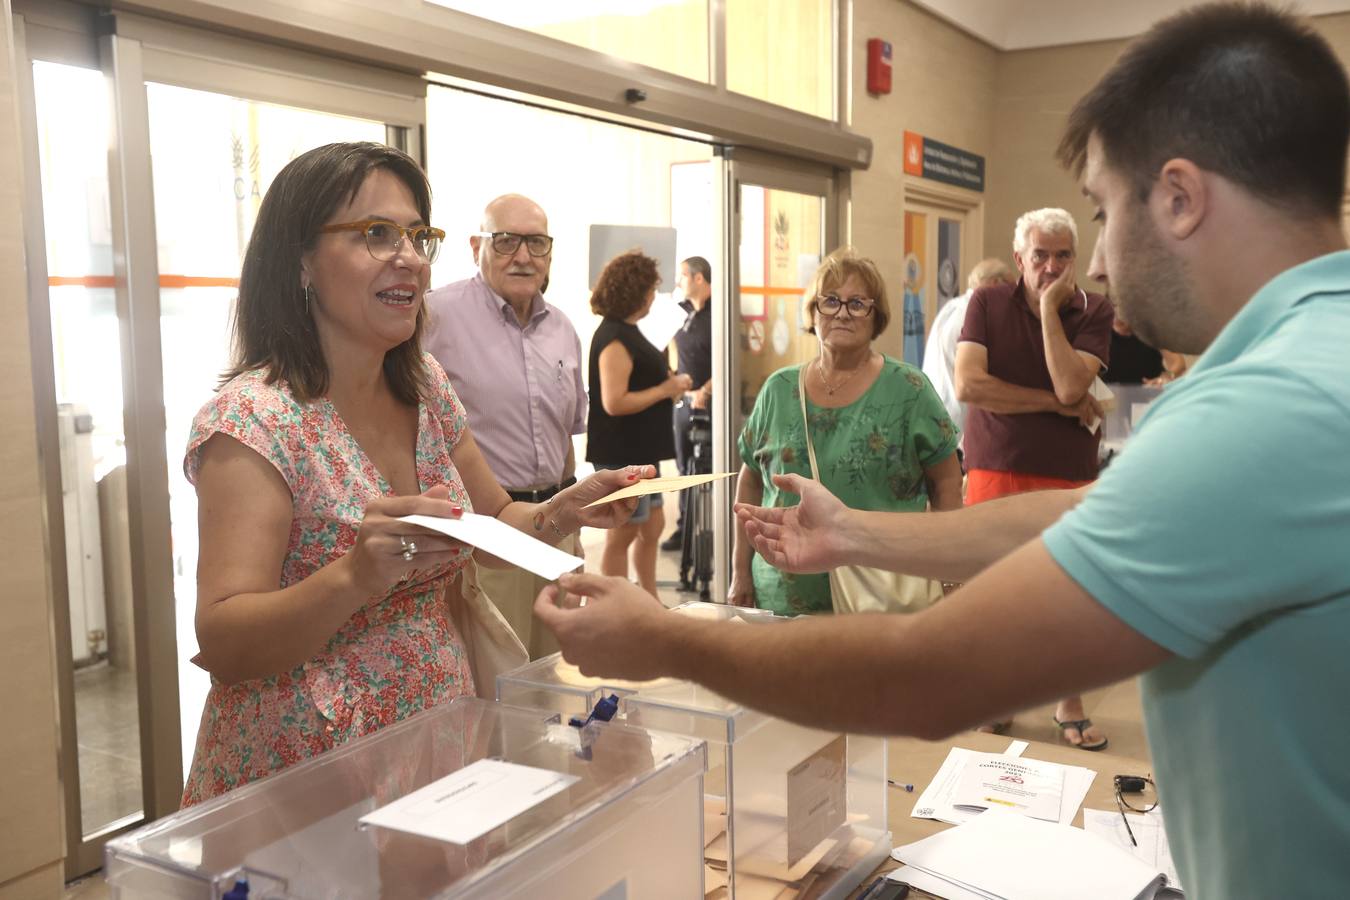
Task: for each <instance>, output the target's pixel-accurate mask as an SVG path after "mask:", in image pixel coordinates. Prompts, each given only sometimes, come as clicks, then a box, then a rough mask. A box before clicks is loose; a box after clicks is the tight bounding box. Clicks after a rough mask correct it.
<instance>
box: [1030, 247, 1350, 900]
mask: <svg viewBox="0 0 1350 900" xmlns="http://www.w3.org/2000/svg"><path fill="white" fill-rule="evenodd" d="M1044 541H1045V544H1046V546H1047V547H1048V548H1049V551H1050V554H1051V555H1052V556H1053V557H1054V558H1055V560H1056V561H1057V562H1058V563H1059V565H1060V566H1062V567H1063V569H1064V571H1065V572H1067V573H1068V574H1069V576H1070V577H1071V578H1073V579H1074V581H1076V582H1078V584H1079V585H1081V586H1082V587H1083V589H1084V590H1086V591H1087V592H1088V593H1089V594H1091V595H1092V596H1093V597H1095V598H1096V599H1097V601H1098V602H1099V603H1101V604H1102V605H1103V606H1105V607H1106V608H1107V609H1109V610H1111V612H1112V613H1114V614H1115V615H1116V616H1118V617H1119V618H1120V619H1121V620H1122V621H1124V622H1125V623H1126V624H1127V625H1129V626H1130V627H1131V628H1133V629H1135V630H1136V631H1138V632H1139V633H1141V634H1143V635H1145V636H1146V637H1148V638H1149V639H1150V640H1153V641H1154V642H1156V643H1158V644H1160V645H1161V646H1163V647H1165V648H1166V649H1168V650H1170V651H1171V652H1172V653H1173V654H1175V656H1174V657H1173V658H1172V659H1171V660H1169V661H1168V662H1166V663H1164V664H1162V665H1160V666H1158V667H1157V668H1155V669H1153V670H1152V671H1150V672H1148V673H1146V674H1145V675H1143V676H1142V678H1141V688H1142V692H1143V699H1144V714H1145V725H1146V727H1147V730H1148V738H1149V746H1150V748H1151V749H1152V753H1153V763H1154V766H1155V767H1156V768H1155V778H1156V781H1157V784H1158V791H1159V796H1160V797H1161V800H1162V809H1163V813H1164V817H1165V819H1166V822H1167V835H1168V838H1169V840H1170V842H1171V845H1172V852H1173V855H1174V857H1175V858H1176V863H1177V867H1178V871H1179V873H1180V875H1181V879H1182V882H1183V883H1184V886H1185V888H1186V896H1187V897H1188V898H1191V900H1240V898H1253V900H1256V898H1269V897H1299V898H1319V897H1327V898H1330V897H1336V898H1343V897H1346V896H1350V700H1348V699H1347V695H1348V694H1350V251H1347V252H1340V253H1334V254H1330V255H1327V256H1323V257H1320V258H1318V259H1314V260H1312V261H1310V262H1307V263H1305V264H1303V265H1300V266H1297V267H1296V268H1293V269H1290V270H1288V271H1286V272H1284V273H1282V274H1280V275H1279V276H1277V277H1276V278H1275V279H1273V280H1272V281H1270V282H1269V283H1268V284H1266V285H1265V287H1263V288H1261V290H1260V291H1258V292H1257V293H1256V295H1255V296H1253V297H1252V299H1251V300H1250V301H1249V302H1248V303H1247V305H1246V306H1245V307H1244V308H1243V309H1242V311H1241V312H1239V313H1238V315H1237V316H1236V317H1235V318H1234V319H1233V320H1232V321H1231V322H1230V323H1229V324H1228V326H1227V327H1226V328H1224V329H1223V331H1222V332H1220V334H1219V336H1218V337H1217V338H1216V339H1215V341H1214V343H1213V345H1212V346H1211V347H1210V348H1209V350H1208V351H1207V352H1206V353H1205V354H1204V355H1203V356H1202V357H1201V358H1200V360H1199V361H1198V362H1197V363H1196V365H1195V366H1194V367H1193V368H1192V369H1191V371H1190V373H1189V374H1187V375H1186V377H1184V378H1182V379H1180V380H1179V381H1177V382H1175V383H1174V384H1172V385H1171V386H1169V387H1168V388H1167V390H1166V391H1165V392H1164V393H1163V396H1162V397H1160V398H1159V399H1158V400H1157V401H1155V402H1154V404H1153V405H1152V406H1151V407H1150V409H1149V410H1148V413H1147V415H1146V416H1145V417H1144V419H1143V420H1142V421H1141V423H1140V425H1139V428H1138V430H1137V431H1136V432H1135V434H1134V436H1133V437H1131V439H1130V442H1129V445H1128V446H1127V447H1126V450H1125V452H1124V454H1122V455H1121V457H1120V458H1119V459H1118V460H1116V461H1114V462H1113V463H1112V464H1111V466H1110V468H1108V469H1107V470H1106V472H1105V473H1104V474H1103V475H1102V478H1101V480H1100V481H1098V483H1097V484H1096V485H1095V486H1094V487H1093V489H1092V491H1091V493H1090V494H1089V495H1088V496H1087V497H1086V498H1085V499H1084V500H1083V502H1082V503H1081V504H1079V505H1078V507H1077V508H1076V509H1074V510H1073V511H1072V512H1070V513H1069V514H1067V515H1066V516H1064V518H1063V519H1061V520H1060V521H1059V522H1058V523H1057V524H1056V525H1054V526H1053V527H1052V528H1050V529H1049V530H1048V531H1047V532H1046V533H1045V535H1044ZM1106 774H1110V775H1113V774H1116V773H1106ZM1129 774H1138V773H1129Z"/></svg>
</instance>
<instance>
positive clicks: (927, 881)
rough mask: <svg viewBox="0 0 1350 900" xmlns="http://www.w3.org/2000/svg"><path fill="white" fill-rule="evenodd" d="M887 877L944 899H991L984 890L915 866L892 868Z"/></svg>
mask: <svg viewBox="0 0 1350 900" xmlns="http://www.w3.org/2000/svg"><path fill="white" fill-rule="evenodd" d="M886 877H887V878H889V879H890V880H891V881H903V882H904V883H905V884H907V885H909V886H910V887H912V888H918V889H919V890H921V891H923V892H924V893H927V894H932V895H933V896H934V897H941V898H943V900H989V898H990V896H991V895H990V894H986V893H985V892H984V891H977V890H975V889H973V888H968V887H962V886H961V885H959V884H956V883H955V882H952V881H948V880H947V879H945V878H943V877H941V876H940V875H934V874H933V873H931V872H925V871H923V870H922V869H916V868H914V867H913V866H901V867H900V868H898V869H892V870H891V871H889V872H887V873H886Z"/></svg>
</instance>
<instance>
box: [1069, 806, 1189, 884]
mask: <svg viewBox="0 0 1350 900" xmlns="http://www.w3.org/2000/svg"><path fill="white" fill-rule="evenodd" d="M1126 815H1128V816H1129V817H1130V831H1133V832H1134V839H1135V841H1138V842H1139V844H1138V846H1135V844H1134V842H1133V841H1131V840H1130V834H1129V832H1127V831H1126V830H1125V821H1124V819H1122V818H1121V815H1120V810H1118V809H1113V810H1109V811H1108V810H1105V809H1085V810H1083V829H1084V830H1085V831H1088V832H1090V833H1092V834H1095V835H1098V836H1100V837H1103V838H1106V839H1107V840H1108V841H1110V842H1111V843H1113V844H1115V845H1116V846H1117V847H1119V848H1120V849H1122V850H1124V851H1125V852H1126V853H1128V854H1130V855H1131V856H1134V857H1136V858H1138V859H1140V860H1143V861H1144V862H1145V863H1147V864H1148V865H1150V866H1152V867H1153V868H1155V869H1157V870H1158V871H1159V872H1162V873H1163V874H1164V875H1166V876H1167V885H1168V887H1170V888H1172V889H1173V890H1177V891H1180V890H1181V889H1182V888H1181V879H1180V878H1178V877H1177V866H1176V863H1174V862H1172V846H1171V845H1170V844H1168V843H1167V831H1166V830H1165V829H1164V828H1163V818H1162V810H1161V809H1154V810H1151V811H1149V812H1146V813H1126Z"/></svg>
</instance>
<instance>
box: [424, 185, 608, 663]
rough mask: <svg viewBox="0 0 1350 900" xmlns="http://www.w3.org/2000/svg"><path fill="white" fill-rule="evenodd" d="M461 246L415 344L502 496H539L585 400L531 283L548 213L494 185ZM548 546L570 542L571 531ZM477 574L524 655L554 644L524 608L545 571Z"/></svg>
mask: <svg viewBox="0 0 1350 900" xmlns="http://www.w3.org/2000/svg"><path fill="white" fill-rule="evenodd" d="M469 247H470V249H471V250H472V251H473V254H474V260H475V262H477V264H478V274H476V275H474V276H473V277H472V278H469V279H466V280H464V281H457V282H455V283H453V284H448V285H446V286H444V287H441V288H437V289H436V290H434V291H429V292H428V293H427V295H426V303H427V308H428V310H429V312H430V314H431V315H430V327H429V329H428V332H427V335H426V337H425V339H424V340H423V346H424V347H425V348H426V350H427V351H429V352H430V353H431V354H432V355H433V356H435V357H436V359H437V360H438V361H439V362H440V364H441V365H442V366H444V367H445V371H446V374H448V375H449V376H450V382H451V384H453V385H454V387H455V391H456V392H457V393H458V394H459V398H460V400H461V401H462V402H463V403H464V408H465V411H466V412H467V413H468V416H469V424H470V426H471V427H472V428H473V434H474V438H475V439H476V440H477V442H478V446H479V449H481V450H482V451H483V457H484V459H486V460H487V464H488V467H489V468H490V469H492V474H493V475H495V476H496V477H497V480H498V481H499V482H500V483H501V484H502V485H503V486H504V487H506V492H507V493H508V494H509V495H510V496H511V499H513V500H520V501H524V502H528V503H539V502H542V501H545V500H547V499H549V498H550V497H552V496H553V495H554V494H556V493H557V492H558V491H560V490H562V489H563V488H565V487H567V486H568V485H570V484H572V483H573V482H574V481H576V478H575V476H574V474H573V473H574V471H575V469H576V458H575V455H574V453H573V449H572V435H574V434H581V433H583V432H585V430H586V409H587V402H588V401H587V397H586V389H585V387H584V386H583V385H582V382H581V341H580V339H579V338H578V337H577V332H576V329H575V328H573V327H572V323H571V321H569V320H568V318H567V316H566V315H565V314H564V313H563V312H562V311H561V310H560V309H558V308H557V307H555V306H553V305H551V304H549V303H547V302H545V301H544V296H543V293H542V289H543V286H544V284H545V283H546V282H547V280H548V273H549V267H550V265H551V264H552V261H553V238H552V237H550V236H549V233H548V217H547V216H546V215H545V214H544V210H543V209H542V208H541V207H540V206H539V204H537V203H535V202H534V201H533V200H530V199H529V198H528V197H522V196H520V195H518V194H506V195H504V196H501V197H498V198H497V199H495V200H493V201H492V202H491V203H489V204H488V205H487V208H486V209H484V210H483V221H482V226H481V227H480V229H479V232H478V233H477V234H474V235H472V236H470V237H469ZM559 548H560V549H562V550H566V551H568V552H571V553H576V554H578V555H580V553H581V548H580V542H579V541H578V540H577V539H576V537H575V536H573V537H569V538H568V539H567V540H564V541H563V542H562V543H561V544H559ZM479 582H480V583H481V584H482V586H483V589H484V590H485V591H486V592H487V595H488V596H489V597H490V598H492V601H493V602H494V603H496V604H497V608H498V609H500V610H501V611H502V614H503V615H504V616H505V617H506V619H507V621H509V622H510V623H511V627H512V628H514V629H515V630H516V634H517V635H519V636H520V640H521V643H523V644H524V645H525V648H526V649H527V650H528V651H529V652H530V657H531V658H532V659H535V658H538V657H540V656H544V655H547V654H549V653H552V652H554V651H555V650H556V649H557V643H556V641H555V640H554V637H553V634H552V632H550V631H549V630H548V629H547V628H543V627H541V626H540V625H539V624H538V622H537V621H536V620H535V619H534V616H533V606H534V598H535V597H537V596H538V595H539V592H540V591H541V590H543V588H544V586H545V585H546V584H547V583H548V582H547V581H544V580H541V579H539V578H537V577H536V576H534V575H532V574H531V573H529V572H526V571H525V570H523V569H519V568H515V567H512V568H507V569H483V570H482V571H481V572H480V573H479Z"/></svg>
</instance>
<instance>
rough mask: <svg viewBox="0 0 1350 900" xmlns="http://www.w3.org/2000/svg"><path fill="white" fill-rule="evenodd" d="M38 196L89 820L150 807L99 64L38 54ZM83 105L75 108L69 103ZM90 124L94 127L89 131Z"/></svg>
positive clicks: (97, 826) (90, 828) (90, 829)
mask: <svg viewBox="0 0 1350 900" xmlns="http://www.w3.org/2000/svg"><path fill="white" fill-rule="evenodd" d="M33 84H34V94H35V99H36V103H37V124H38V153H39V161H40V167H41V174H42V205H43V216H44V219H45V221H46V232H47V242H46V244H47V248H46V249H47V272H48V273H49V275H48V285H49V286H48V296H49V300H50V308H51V329H52V357H53V370H54V374H55V381H56V383H55V393H56V401H57V423H58V433H59V435H60V442H59V453H60V459H61V495H62V513H63V519H64V525H65V545H66V559H65V566H66V581H67V586H68V591H67V594H68V603H69V611H70V640H71V646H70V653H71V658H72V660H73V661H74V664H75V675H74V684H75V731H76V738H77V748H78V753H77V758H78V765H79V789H80V829H81V832H82V833H83V834H85V835H89V834H92V833H94V832H98V831H101V830H103V829H104V828H106V827H107V826H108V825H110V824H112V823H114V822H118V821H121V820H124V819H127V818H133V819H134V818H136V817H139V816H140V815H141V806H142V802H141V800H142V791H141V752H140V717H139V715H138V711H137V697H136V670H135V648H134V645H133V639H132V630H131V609H132V602H131V574H130V569H131V561H130V542H129V531H128V525H127V493H126V445H125V437H124V434H123V420H122V360H121V354H120V352H119V346H120V343H119V332H118V321H117V309H116V303H115V300H114V296H113V289H112V285H113V275H112V272H113V268H112V227H111V221H110V214H109V210H108V168H107V165H108V163H107V141H106V140H103V139H99V138H97V136H99V135H106V134H107V132H108V127H109V125H108V106H107V100H106V97H107V95H106V90H105V86H104V80H103V75H102V73H100V72H98V71H97V70H91V69H81V68H76V67H73V66H64V65H56V64H53V63H45V62H37V63H34V65H33ZM74 109H78V110H80V114H79V115H77V116H76V115H71V110H74ZM91 136H93V137H94V139H91Z"/></svg>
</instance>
